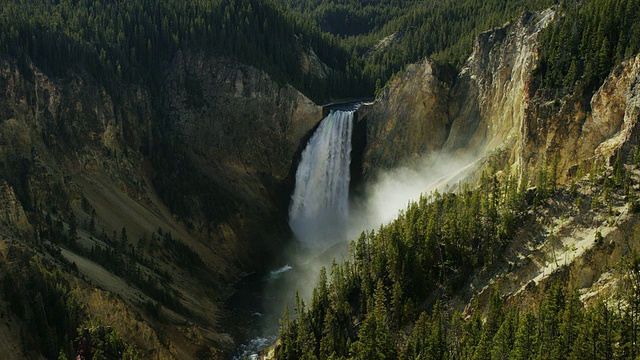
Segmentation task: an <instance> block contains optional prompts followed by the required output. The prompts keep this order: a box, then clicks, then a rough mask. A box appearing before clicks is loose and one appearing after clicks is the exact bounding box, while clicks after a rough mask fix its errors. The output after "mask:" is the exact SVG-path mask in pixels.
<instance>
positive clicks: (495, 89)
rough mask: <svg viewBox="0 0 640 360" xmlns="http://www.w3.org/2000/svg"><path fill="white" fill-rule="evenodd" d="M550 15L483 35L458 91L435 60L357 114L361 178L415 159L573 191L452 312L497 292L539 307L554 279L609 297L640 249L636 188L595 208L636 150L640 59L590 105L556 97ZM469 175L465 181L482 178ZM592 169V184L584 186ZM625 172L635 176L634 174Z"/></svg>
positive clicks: (545, 207)
mask: <svg viewBox="0 0 640 360" xmlns="http://www.w3.org/2000/svg"><path fill="white" fill-rule="evenodd" d="M554 16H555V14H554V10H553V9H550V10H547V11H543V12H540V13H535V14H524V15H523V16H522V17H521V18H520V19H518V20H517V21H515V22H513V23H507V24H505V25H504V26H502V27H499V28H495V29H493V30H490V31H487V32H484V33H481V34H479V35H478V37H477V38H476V40H475V42H474V47H473V52H472V54H471V56H470V57H469V58H468V60H467V62H466V64H465V66H464V68H463V69H462V70H461V71H460V73H459V74H457V76H456V77H455V80H453V81H447V80H446V79H447V76H442V75H441V76H438V75H437V74H438V73H439V70H438V65H437V64H436V63H434V62H432V61H429V60H425V61H424V62H422V63H420V64H415V65H412V66H410V67H408V69H407V70H406V71H405V72H404V73H403V74H401V75H400V76H399V77H398V78H397V79H396V80H394V81H392V82H391V83H390V84H389V85H388V86H387V88H386V89H385V90H384V91H383V92H382V93H381V95H380V97H379V98H378V99H377V100H376V103H375V104H374V105H373V106H371V107H368V108H365V109H363V110H362V114H361V115H362V118H363V121H364V122H366V127H367V140H366V145H365V150H364V160H363V162H364V164H365V165H364V166H363V169H364V171H365V177H366V176H370V175H372V174H375V171H376V170H380V168H391V167H394V166H401V165H404V163H405V162H406V161H409V160H408V159H412V158H417V157H430V156H433V157H435V158H438V156H442V158H444V159H448V160H447V161H451V160H457V159H466V160H465V161H468V162H471V163H474V164H475V165H476V167H475V169H476V170H477V169H487V167H493V169H494V171H496V170H497V174H498V175H500V174H505V173H511V174H513V175H515V176H517V177H518V178H519V179H521V180H524V181H528V183H527V184H526V185H527V186H529V187H531V188H533V187H534V186H539V185H540V181H542V180H540V179H542V178H543V174H544V173H545V172H546V176H547V177H546V181H549V180H548V179H549V176H550V174H551V172H554V173H555V174H556V176H557V180H558V184H563V183H565V184H567V185H566V186H565V187H562V186H561V185H559V186H560V190H558V191H556V192H554V195H553V196H554V197H553V198H552V199H551V200H548V201H544V202H543V203H542V205H541V206H542V208H540V209H538V210H536V209H535V208H534V210H533V211H531V212H529V213H528V215H527V216H528V219H529V220H528V221H527V223H526V224H523V226H522V228H521V231H520V232H519V233H518V234H517V236H516V237H515V238H514V239H512V241H510V242H509V244H507V245H505V248H506V251H505V253H504V257H503V258H502V259H501V265H499V266H496V267H495V269H492V270H490V271H486V270H482V271H478V272H477V273H475V274H474V275H473V276H472V277H470V279H469V280H468V282H467V283H466V284H465V286H464V287H463V289H462V290H461V291H460V292H459V293H458V294H457V295H456V297H455V298H454V300H453V301H452V304H453V306H454V308H455V307H458V308H460V309H462V308H465V306H467V310H470V309H473V306H474V305H473V304H475V303H474V302H473V300H472V299H474V298H476V299H478V298H480V301H479V303H480V304H482V303H487V302H488V301H485V300H487V296H488V293H489V291H488V289H491V288H492V287H496V286H497V287H499V288H500V290H501V291H502V293H503V294H504V295H510V296H511V295H515V297H512V298H511V300H509V301H511V302H518V303H526V302H533V303H535V302H536V301H538V300H536V299H539V294H540V293H544V289H545V287H547V286H549V283H550V281H549V279H553V278H563V279H567V280H566V281H567V283H569V284H570V287H572V288H575V289H576V290H578V291H579V292H580V294H581V296H582V298H583V299H585V300H591V299H594V298H597V296H596V295H597V294H600V293H601V292H602V293H603V294H604V296H608V295H607V294H610V292H608V293H607V292H606V291H611V290H606V289H614V288H615V286H616V285H615V282H616V280H615V275H614V274H613V273H614V271H613V270H611V269H608V268H607V267H611V264H615V263H618V262H620V261H621V259H623V258H624V256H626V255H628V254H629V253H630V252H631V251H632V249H636V250H637V248H638V244H637V241H635V240H636V239H635V238H634V236H633V235H629V234H631V233H634V232H637V222H638V216H637V214H636V210H633V209H632V208H631V206H630V205H629V199H632V198H633V196H635V195H634V192H635V191H637V187H635V186H633V189H626V190H624V189H622V188H621V187H618V188H616V189H615V190H613V191H612V194H614V195H611V196H609V197H608V198H607V200H606V203H607V206H601V204H600V203H599V200H598V199H599V197H600V196H602V193H603V192H604V193H607V191H609V190H602V188H603V187H605V185H603V183H605V180H603V178H602V177H601V178H598V176H603V177H605V178H606V177H607V176H610V175H607V174H611V173H612V170H611V169H612V168H613V167H612V165H613V164H614V162H615V161H616V159H617V158H618V156H620V158H621V159H623V161H626V162H627V163H629V162H630V160H629V159H633V156H634V152H635V151H636V149H637V146H638V143H639V141H640V138H639V135H640V134H639V131H640V128H639V127H638V120H639V117H640V103H639V96H640V90H639V89H640V55H637V56H636V57H634V58H631V59H629V60H627V61H624V62H623V63H622V64H621V65H619V66H618V67H616V68H615V69H613V71H612V72H611V73H610V74H609V76H608V77H607V78H606V79H605V80H604V82H603V84H602V85H601V86H600V88H599V89H598V90H597V91H596V92H595V94H594V95H593V96H591V97H590V98H588V99H584V98H582V97H581V96H580V94H578V95H576V94H569V95H566V96H561V95H560V96H559V95H558V94H557V93H555V92H554V91H552V90H549V89H545V88H543V87H541V86H539V79H538V75H537V74H536V66H537V62H538V46H539V45H538V35H539V34H540V31H541V30H542V29H543V28H544V27H545V26H548V24H549V23H550V22H551V21H552V20H553V18H554ZM440 71H442V70H440ZM416 145H418V146H416ZM442 158H441V159H442ZM594 162H595V163H597V164H598V165H597V166H594V165H593V164H594ZM470 169H474V168H473V167H470V168H467V170H468V172H467V178H471V179H473V178H474V177H477V176H478V172H477V171H476V172H474V171H473V170H470ZM590 169H595V170H590ZM590 171H591V173H592V174H594V175H592V176H595V179H596V180H593V181H592V183H591V184H588V182H587V180H586V177H585V176H584V174H585V173H589V172H590ZM625 171H629V175H628V176H629V177H630V178H635V177H636V176H637V171H636V170H633V169H632V168H631V166H627V167H626V170H625ZM367 172H368V173H367ZM458 179H459V178H458ZM598 179H599V180H598ZM570 181H571V183H572V184H573V185H571V186H569V185H568V183H569V182H570ZM609 181H611V180H609ZM576 184H578V185H576ZM545 186H546V185H545ZM554 187H555V184H554ZM425 190H427V189H425ZM529 193H530V195H531V196H532V198H533V196H535V193H536V192H535V191H534V190H533V189H532V190H530V192H529ZM605 196H607V195H605ZM585 203H586V204H587V205H586V206H585ZM588 204H591V206H589V205H588ZM552 259H555V260H552ZM607 264H608V265H607ZM603 290H605V291H604V292H603Z"/></svg>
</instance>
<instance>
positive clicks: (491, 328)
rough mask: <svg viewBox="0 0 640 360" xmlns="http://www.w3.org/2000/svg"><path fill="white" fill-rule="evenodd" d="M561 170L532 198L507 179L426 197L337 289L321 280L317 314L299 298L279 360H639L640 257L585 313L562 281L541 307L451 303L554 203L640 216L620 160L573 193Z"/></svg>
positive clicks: (342, 267) (489, 178) (352, 259)
mask: <svg viewBox="0 0 640 360" xmlns="http://www.w3.org/2000/svg"><path fill="white" fill-rule="evenodd" d="M637 160H638V156H636V161H635V163H636V164H637ZM585 166H586V165H585ZM635 166H637V165H635ZM583 167H584V166H583ZM587 167H588V166H587ZM555 169H556V166H555V165H554V161H551V162H550V164H548V166H546V167H544V168H543V169H541V170H540V172H539V173H538V174H537V175H536V179H535V181H534V183H535V185H536V187H535V189H529V190H527V188H526V186H523V184H527V183H528V181H527V179H517V178H515V177H506V178H505V177H504V173H502V176H500V177H501V178H502V179H501V180H500V179H499V176H497V172H496V171H495V170H492V171H490V172H488V173H485V175H483V176H482V178H481V179H480V181H479V184H478V185H477V186H474V187H470V186H468V185H467V186H463V187H462V188H461V189H460V190H459V191H458V192H457V193H445V194H440V193H438V192H434V193H432V194H431V195H429V196H424V197H422V198H421V199H420V200H419V201H417V202H414V203H412V204H410V205H409V207H408V208H407V209H406V210H405V211H404V212H403V213H402V214H401V215H400V216H399V217H398V219H396V220H394V221H393V222H391V223H390V224H388V225H386V226H381V227H380V228H379V230H377V231H375V232H374V231H371V232H367V233H363V234H362V235H361V236H360V237H359V238H358V239H357V240H356V241H353V242H352V243H351V246H350V255H349V258H348V260H346V261H345V262H344V263H342V264H336V263H334V264H333V266H332V268H331V270H330V278H329V277H328V275H327V271H326V270H324V269H323V270H322V271H321V273H320V276H319V281H318V284H317V286H316V288H315V289H314V291H313V295H312V297H311V300H310V304H309V306H308V307H307V305H306V304H305V302H304V300H302V299H300V297H298V296H297V297H296V299H295V303H294V309H293V318H292V317H291V316H292V314H290V313H289V309H287V310H285V313H284V315H283V318H282V320H281V328H280V336H279V338H280V341H281V343H280V344H279V345H277V348H276V353H277V358H279V359H347V358H349V359H395V358H400V359H635V358H636V357H637V356H638V354H640V352H639V351H640V348H638V343H637V341H638V316H639V315H640V293H639V292H638V289H639V287H638V281H639V280H640V267H639V264H640V255H638V254H636V253H635V252H633V251H630V252H629V254H628V256H627V257H626V258H624V260H623V261H622V262H621V264H620V265H619V271H620V272H621V274H622V275H621V278H623V279H624V280H623V281H621V282H620V288H619V289H618V290H617V293H618V297H617V298H616V299H614V300H615V302H611V301H607V302H605V301H604V300H598V301H597V302H596V303H595V304H591V305H589V306H586V305H585V304H584V303H583V302H582V300H581V298H580V296H579V295H578V293H577V290H575V288H573V287H571V286H570V285H569V283H568V282H567V281H565V280H566V279H565V280H562V277H560V278H559V279H558V280H556V282H555V283H553V284H552V285H551V286H550V287H549V289H548V290H546V291H544V292H543V294H544V297H543V299H542V301H541V303H539V305H536V303H535V302H534V304H530V306H526V305H518V304H517V303H515V304H514V303H512V304H507V303H506V302H505V299H504V298H503V297H502V296H501V295H500V292H499V291H498V290H497V288H496V289H494V290H493V291H492V293H491V295H490V297H489V301H488V306H485V305H483V304H481V303H476V304H475V306H473V307H472V308H470V309H469V311H465V313H464V314H463V313H461V309H456V308H455V307H452V306H451V305H450V303H449V302H448V299H451V298H452V297H454V296H455V294H456V292H457V291H459V290H461V289H462V286H463V285H464V284H465V281H467V279H468V278H469V276H471V274H472V273H474V272H477V271H481V270H482V269H485V270H487V271H489V272H491V271H492V270H491V269H495V268H496V266H497V265H498V264H499V262H500V259H501V257H502V253H503V251H504V249H505V246H506V245H507V244H508V243H509V242H511V241H512V240H513V239H514V236H515V234H516V233H517V232H518V231H519V229H521V227H522V226H526V225H524V224H527V223H528V222H530V221H531V220H532V219H533V220H534V221H544V217H545V214H546V212H545V211H542V210H541V209H542V208H544V207H545V204H546V203H547V201H555V200H549V199H557V198H561V197H563V196H570V197H572V200H571V202H572V203H574V204H578V205H574V206H575V208H576V210H575V211H579V212H603V211H604V212H605V213H607V212H608V213H611V212H612V210H611V208H609V209H607V207H606V206H604V204H611V203H612V202H614V200H613V199H614V198H616V199H620V200H619V201H623V203H622V204H624V201H627V202H629V203H630V204H631V205H630V207H631V208H632V211H635V212H637V211H638V210H640V209H639V207H638V206H637V200H635V199H636V195H635V194H634V191H635V190H633V184H634V183H635V182H636V181H637V180H636V179H637V175H631V173H632V171H633V165H631V164H629V165H624V164H623V162H622V161H621V160H620V157H618V160H617V161H616V162H615V163H614V165H613V166H612V167H611V168H608V169H605V168H603V167H601V166H600V165H597V164H594V165H593V166H592V168H591V169H589V170H583V171H581V172H580V175H577V176H576V178H574V179H573V180H572V181H571V184H572V185H571V186H568V187H567V188H564V187H563V188H560V187H558V184H557V174H556V171H555ZM585 172H588V173H589V174H588V175H585ZM578 189H593V191H592V192H589V191H587V192H581V191H578ZM563 194H564V195H563ZM614 194H615V195H614ZM624 199H626V200H624ZM579 204H584V206H583V205H579ZM585 206H586V207H585ZM609 206H611V205H609ZM571 211H574V210H571ZM596 241H600V242H601V240H598V235H597V234H596ZM472 304H473V303H472ZM614 304H615V305H614ZM484 308H488V309H487V310H486V311H483V309H484Z"/></svg>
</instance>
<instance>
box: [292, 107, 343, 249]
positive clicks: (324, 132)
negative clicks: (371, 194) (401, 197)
mask: <svg viewBox="0 0 640 360" xmlns="http://www.w3.org/2000/svg"><path fill="white" fill-rule="evenodd" d="M354 112H355V111H354V110H349V111H345V110H331V112H330V113H329V115H328V116H327V117H326V118H324V119H323V120H322V122H321V123H320V126H319V127H318V129H317V130H316V132H315V133H314V134H313V136H312V137H311V140H309V143H308V144H307V147H306V148H305V149H304V151H303V152H302V159H301V160H300V164H299V165H298V171H297V172H296V186H295V190H294V192H293V195H292V198H291V207H290V209H289V224H290V225H291V229H292V230H293V232H294V234H295V235H296V237H297V238H298V240H300V241H302V242H303V243H306V244H307V245H314V246H326V245H330V244H332V243H335V242H337V241H340V240H344V239H343V237H344V231H345V225H346V219H347V216H348V212H349V208H348V207H349V205H348V198H349V180H350V175H349V165H350V163H351V131H352V128H353V114H354Z"/></svg>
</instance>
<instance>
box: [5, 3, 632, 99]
mask: <svg viewBox="0 0 640 360" xmlns="http://www.w3.org/2000/svg"><path fill="white" fill-rule="evenodd" d="M554 4H555V1H551V0H520V1H507V0H490V1H482V2H478V1H471V0H463V1H454V0H439V1H421V0H417V1H393V2H388V1H380V0H366V1H353V0H334V1H331V2H324V1H317V0H304V1H293V0H265V1H258V0H211V1H204V0H188V1H179V0H167V1H158V0H131V1H92V0H50V1H43V2H37V1H28V0H6V1H3V2H2V4H0V53H2V54H5V55H9V56H12V57H14V58H17V59H19V60H20V61H22V62H23V63H25V62H26V61H27V60H30V61H32V62H33V63H34V64H35V65H36V66H38V67H40V68H42V69H43V70H44V71H45V72H47V73H49V74H50V75H52V76H59V77H63V76H65V75H66V74H68V73H69V72H70V71H79V70H80V69H82V70H83V71H87V72H89V73H90V74H92V75H94V76H95V77H96V78H97V79H98V80H99V81H101V82H102V83H104V84H107V85H109V84H111V85H113V84H114V83H118V82H124V83H137V84H140V83H142V84H145V85H147V86H149V87H150V88H151V89H152V90H157V89H158V87H159V86H160V83H161V79H162V76H163V70H164V69H165V68H166V66H167V64H169V63H170V61H171V59H172V57H173V56H174V54H175V53H176V52H177V51H178V50H188V49H189V50H200V51H205V52H207V53H209V54H214V55H224V56H230V57H234V58H236V59H238V60H239V61H241V62H244V63H246V64H249V65H253V66H257V67H259V68H261V69H264V70H266V71H267V72H269V73H270V74H271V76H272V77H273V78H274V79H276V80H278V81H286V82H289V83H291V84H292V85H294V86H295V87H297V88H298V89H300V90H301V91H303V92H304V93H305V94H307V95H308V96H310V97H311V98H312V99H314V100H316V101H325V100H328V99H331V98H341V97H354V96H371V95H372V94H373V93H374V91H375V90H376V88H380V87H381V86H383V85H384V84H385V83H386V82H387V81H388V80H389V79H390V78H391V76H393V75H394V74H395V73H397V72H399V71H401V70H402V69H403V68H404V67H405V66H406V65H407V64H409V63H413V62H417V61H419V60H420V59H422V58H424V57H425V56H430V57H433V58H434V59H436V60H437V61H439V62H440V63H441V64H442V65H445V66H450V68H452V69H457V68H459V67H460V66H461V65H462V64H463V63H464V61H465V59H466V58H467V57H468V55H469V54H470V53H471V47H472V42H473V38H474V37H475V35H477V34H478V33H479V32H481V31H485V30H488V29H490V28H492V27H494V26H499V25H502V24H504V23H505V21H506V20H509V19H511V20H513V19H515V18H517V17H518V16H520V15H521V14H522V13H523V12H525V11H535V10H540V9H544V8H548V7H550V6H552V5H554ZM555 6H556V7H557V9H558V16H557V17H558V20H557V21H556V22H555V24H554V25H553V26H552V27H550V28H549V29H548V30H547V31H546V32H545V33H544V34H543V36H542V60H541V66H540V71H539V74H540V75H541V76H542V81H541V84H543V85H544V86H549V87H567V88H570V89H571V90H573V88H574V87H575V86H578V87H580V89H585V90H586V91H590V90H592V89H593V88H594V87H595V86H596V85H597V84H598V82H599V81H601V79H602V78H603V76H604V75H603V74H605V73H606V72H607V71H608V70H609V69H610V68H611V67H612V66H613V65H615V64H616V63H618V62H619V61H620V60H622V59H624V58H628V57H629V56H632V55H633V54H635V53H637V52H638V51H639V49H640V44H639V42H640V40H638V39H640V25H639V24H640V19H638V14H640V8H639V6H638V0H606V1H605V0H587V1H582V2H579V3H578V2H570V1H563V2H562V3H561V4H559V5H555ZM565 48H566V49H567V51H565ZM311 51H313V54H315V55H317V57H318V59H319V60H320V61H322V62H323V63H324V64H325V65H327V67H328V68H329V69H331V71H330V73H329V74H328V76H320V75H317V74H316V75H314V74H305V73H304V72H303V71H302V69H301V66H300V59H299V57H296V56H290V54H301V53H302V52H307V53H309V52H311ZM592 54H596V55H597V56H591V55H592ZM565 74H566V75H565Z"/></svg>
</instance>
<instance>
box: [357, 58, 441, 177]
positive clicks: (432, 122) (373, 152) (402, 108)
mask: <svg viewBox="0 0 640 360" xmlns="http://www.w3.org/2000/svg"><path fill="white" fill-rule="evenodd" d="M439 72H440V71H439V70H438V68H437V66H436V65H435V64H434V63H433V62H431V61H430V60H428V59H426V60H425V61H423V62H422V63H419V64H412V65H409V66H408V67H407V70H406V71H405V72H404V73H403V74H402V76H400V77H399V78H396V79H394V80H392V81H391V82H390V83H389V84H388V85H387V86H386V87H385V89H384V90H383V92H382V93H381V94H380V98H379V100H378V101H376V102H375V103H374V104H373V106H370V107H365V108H363V109H362V110H361V111H360V112H361V118H363V119H366V124H367V128H366V137H367V144H366V147H365V154H364V158H365V161H364V163H363V171H364V172H367V171H369V170H372V169H375V168H385V167H389V166H392V165H394V164H398V163H399V162H400V161H401V160H402V159H406V158H408V157H409V158H410V157H413V156H417V155H419V154H424V153H427V152H434V151H437V150H438V149H441V148H442V146H443V144H444V143H445V141H446V140H447V137H448V135H449V129H450V126H451V123H450V119H449V113H448V108H447V107H448V100H449V91H450V89H449V86H448V85H447V83H446V82H444V81H441V80H439V75H440V74H439Z"/></svg>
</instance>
